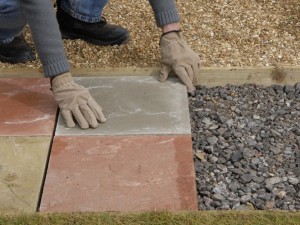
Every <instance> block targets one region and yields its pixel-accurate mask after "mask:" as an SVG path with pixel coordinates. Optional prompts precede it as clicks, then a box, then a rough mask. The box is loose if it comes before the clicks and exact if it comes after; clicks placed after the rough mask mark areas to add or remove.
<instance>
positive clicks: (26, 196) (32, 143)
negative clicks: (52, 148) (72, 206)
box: [0, 137, 51, 213]
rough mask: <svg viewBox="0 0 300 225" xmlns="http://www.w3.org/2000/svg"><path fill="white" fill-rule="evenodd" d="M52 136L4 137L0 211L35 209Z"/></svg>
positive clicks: (0, 139)
mask: <svg viewBox="0 0 300 225" xmlns="http://www.w3.org/2000/svg"><path fill="white" fill-rule="evenodd" d="M50 140H51V138H50V137H17V138H12V137H0V213H20V212H34V211H35V210H36V207H37V202H38V198H39V193H40V188H41V184H42V179H43V174H44V168H45V163H46V158H47V154H48V150H49V144H50Z"/></svg>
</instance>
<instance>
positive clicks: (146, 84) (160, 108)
mask: <svg viewBox="0 0 300 225" xmlns="http://www.w3.org/2000/svg"><path fill="white" fill-rule="evenodd" d="M76 82H77V83H79V84H82V85H83V86H85V87H87V88H89V89H90V91H91V93H92V95H93V96H94V98H95V99H96V101H97V102H98V103H99V104H100V105H101V106H102V107H103V112H104V114H105V116H106V118H107V122H106V123H104V124H101V125H100V126H99V127H98V128H96V129H88V130H84V131H83V130H81V129H79V128H78V127H77V128H75V129H74V128H72V129H68V128H66V127H65V123H64V122H63V120H62V118H61V116H60V117H59V121H58V126H57V129H56V135H89V136H90V135H124V134H125V135H132V134H140V135H141V134H156V135H160V134H190V133H191V128H190V118H189V111H188V109H189V108H188V98H187V92H186V88H185V86H184V85H183V84H182V83H181V82H180V81H179V80H177V79H173V80H172V79H170V80H168V81H167V82H164V83H161V82H159V81H158V80H157V77H152V76H151V77H145V76H138V77H132V76H124V77H101V78H95V77H88V78H76Z"/></svg>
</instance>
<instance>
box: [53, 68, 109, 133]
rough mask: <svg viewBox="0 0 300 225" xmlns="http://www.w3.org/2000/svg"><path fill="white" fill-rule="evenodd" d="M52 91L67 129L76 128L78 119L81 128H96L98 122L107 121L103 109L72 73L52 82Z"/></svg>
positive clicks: (60, 76) (56, 78)
mask: <svg viewBox="0 0 300 225" xmlns="http://www.w3.org/2000/svg"><path fill="white" fill-rule="evenodd" d="M51 83H52V91H53V94H54V98H55V100H56V102H57V104H58V105H59V108H60V110H61V115H62V116H63V118H64V120H65V122H66V125H67V127H74V126H75V122H74V119H73V117H74V118H75V119H76V121H77V123H78V124H79V126H80V128H82V129H87V128H89V126H91V127H92V128H96V127H97V126H98V121H99V122H101V123H103V122H105V121H106V119H105V117H104V115H103V113H102V108H101V107H100V106H99V105H98V103H97V102H96V101H95V100H94V99H93V97H92V96H91V94H90V92H89V90H88V89H86V88H84V87H83V86H81V85H78V84H76V83H75V82H74V81H73V78H72V76H71V74H70V73H64V74H61V75H58V76H56V77H55V78H54V79H53V80H52V82H51Z"/></svg>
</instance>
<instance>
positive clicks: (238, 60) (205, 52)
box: [0, 0, 300, 68]
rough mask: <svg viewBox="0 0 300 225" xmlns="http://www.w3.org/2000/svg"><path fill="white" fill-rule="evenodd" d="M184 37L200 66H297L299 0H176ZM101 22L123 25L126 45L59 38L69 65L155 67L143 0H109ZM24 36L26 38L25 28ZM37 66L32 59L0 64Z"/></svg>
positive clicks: (155, 37)
mask: <svg viewBox="0 0 300 225" xmlns="http://www.w3.org/2000/svg"><path fill="white" fill-rule="evenodd" d="M176 4H177V7H178V9H179V12H180V16H181V28H182V31H183V35H184V37H185V39H186V41H187V42H188V43H189V44H190V46H191V47H192V48H193V49H194V51H195V52H196V53H198V54H199V56H200V58H201V62H202V66H205V67H209V66H222V67H224V66H274V65H276V64H279V63H280V64H291V65H299V62H300V51H299V49H300V3H299V0H279V1H267V0H260V1H258V0H251V1H241V0H232V1H227V0H218V1H211V0H177V1H176ZM104 16H105V17H106V19H107V21H109V22H111V23H115V24H119V25H122V26H124V27H127V28H128V30H129V31H130V35H131V40H130V41H129V43H128V44H126V45H122V46H113V47H99V46H95V45H92V44H89V43H86V42H84V41H81V40H72V41H70V40H65V49H66V52H67V55H68V58H69V61H70V64H71V65H72V67H73V68H103V67H130V68H131V67H132V68H134V67H158V66H159V58H160V52H159V45H158V43H159V37H160V34H161V31H160V29H158V28H157V27H156V25H155V22H154V16H153V12H152V9H151V7H150V4H149V2H148V0H140V1H138V3H137V1H135V0H114V1H110V2H109V4H108V5H107V7H106V8H105V10H104ZM25 34H26V39H27V40H28V41H30V43H32V41H31V36H30V32H29V31H28V29H27V30H26V33H25ZM15 67H19V68H20V67H21V68H40V67H41V65H40V62H39V60H36V61H34V62H32V63H26V64H19V65H9V64H3V63H0V68H15Z"/></svg>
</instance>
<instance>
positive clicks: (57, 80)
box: [51, 72, 73, 88]
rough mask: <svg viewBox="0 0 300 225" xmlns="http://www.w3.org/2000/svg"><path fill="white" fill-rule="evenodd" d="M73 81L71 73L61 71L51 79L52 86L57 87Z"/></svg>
mask: <svg viewBox="0 0 300 225" xmlns="http://www.w3.org/2000/svg"><path fill="white" fill-rule="evenodd" d="M70 82H73V79H72V75H71V73H69V72H67V73H63V74H60V75H58V76H56V77H54V78H53V80H52V81H51V86H52V88H58V87H60V86H62V85H64V84H66V83H70Z"/></svg>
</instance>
